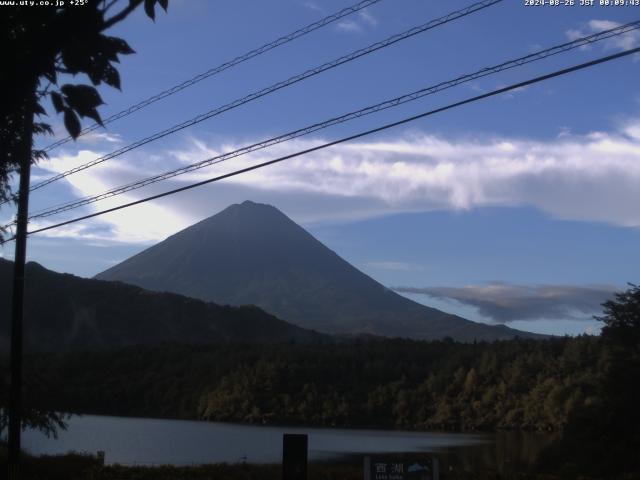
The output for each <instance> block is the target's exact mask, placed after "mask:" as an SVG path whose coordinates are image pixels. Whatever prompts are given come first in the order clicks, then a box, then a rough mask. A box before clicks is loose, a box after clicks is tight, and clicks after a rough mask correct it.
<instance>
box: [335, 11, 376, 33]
mask: <svg viewBox="0 0 640 480" xmlns="http://www.w3.org/2000/svg"><path fill="white" fill-rule="evenodd" d="M377 26H378V19H377V18H375V17H374V16H373V15H372V14H371V12H370V11H369V10H367V9H366V8H365V9H364V10H360V11H359V12H358V15H357V16H356V17H355V18H348V19H343V20H340V21H339V22H338V23H337V24H336V28H337V29H338V30H341V31H343V32H348V33H361V32H363V31H364V30H365V29H367V28H374V27H377Z"/></svg>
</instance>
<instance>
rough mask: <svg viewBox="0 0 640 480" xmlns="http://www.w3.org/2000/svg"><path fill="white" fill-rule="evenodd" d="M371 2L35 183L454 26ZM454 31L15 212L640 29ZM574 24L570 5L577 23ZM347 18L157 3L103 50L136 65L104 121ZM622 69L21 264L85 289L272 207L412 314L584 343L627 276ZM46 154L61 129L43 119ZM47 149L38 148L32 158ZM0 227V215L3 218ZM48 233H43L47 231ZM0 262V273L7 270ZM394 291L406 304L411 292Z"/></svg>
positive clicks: (556, 19) (365, 122) (628, 174)
mask: <svg viewBox="0 0 640 480" xmlns="http://www.w3.org/2000/svg"><path fill="white" fill-rule="evenodd" d="M470 3H471V2H464V1H457V0H451V1H447V2H444V1H435V0H432V1H425V0H383V1H381V2H379V3H378V4H376V5H374V6H372V7H370V8H368V9H367V10H366V11H364V12H362V13H359V14H355V15H353V16H350V17H347V18H346V19H343V20H341V21H340V22H338V23H337V24H334V25H331V26H328V27H326V28H323V29H321V30H318V31H316V32H314V33H311V34H310V35H308V36H306V37H303V38H301V39H298V40H296V41H295V42H292V43H290V44H287V45H285V46H283V47H280V48H278V49H276V50H274V51H272V52H269V53H267V54H265V55H263V56H261V57H259V58H256V59H253V60H251V61H249V62H246V63H245V64H242V65H240V66H238V67H236V68H233V69H231V70H228V71H226V72H224V73H222V74H220V75H218V76H215V77H213V78H209V79H207V80H205V81H203V82H201V83H199V84H197V85H196V86H194V87H192V88H189V89H187V90H185V91H183V92H181V93H179V94H177V95H175V96H173V97H170V98H169V99H166V100H164V101H161V102H158V103H156V104H154V105H152V106H151V107H149V108H147V109H145V110H143V111H141V112H138V113H137V114H135V115H132V116H130V117H128V118H126V119H124V120H122V121H119V122H117V123H113V124H111V125H109V126H108V128H107V130H104V131H99V133H98V134H92V135H88V136H87V137H84V138H82V139H81V140H80V141H79V142H77V143H76V144H66V145H64V146H63V147H61V148H59V149H57V150H55V151H54V152H53V153H52V155H51V159H50V160H49V161H46V162H43V163H42V164H41V165H40V167H39V168H36V169H35V170H34V181H37V180H38V179H44V178H47V177H48V176H50V175H52V174H53V173H57V172H60V171H64V170H66V169H68V168H71V167H73V166H75V165H78V164H80V163H84V162H86V161H90V160H92V159H94V158H96V157H97V156H99V155H100V154H105V153H108V152H110V151H112V150H114V149H115V148H118V147H120V146H122V145H125V144H127V143H130V142H133V141H136V140H138V139H140V138H142V137H144V136H147V135H149V134H152V133H154V132H156V131H158V130H161V129H164V128H166V127H168V126H171V125H173V124H175V123H179V122H181V121H183V120H186V119H188V118H190V117H192V116H195V115H197V114H199V113H202V112H204V111H207V110H210V109H212V108H215V107H217V106H220V105H223V104H225V103H227V102H230V101H232V100H235V99H236V98H239V97H242V96H244V95H246V94H247V93H249V92H253V91H256V90H260V89H261V88H263V87H266V86H268V85H270V84H272V83H275V82H277V81H280V80H283V79H286V78H288V77H290V76H292V75H295V74H298V73H300V72H302V71H304V70H306V69H308V68H311V67H314V66H317V65H320V64H322V63H324V62H326V61H330V60H333V59H335V58H337V57H339V56H342V55H344V54H346V53H349V52H351V51H353V50H355V49H358V48H362V47H364V46H367V45H369V44H371V43H373V42H376V41H379V40H382V39H384V38H386V37H388V36H390V35H392V34H395V33H399V32H402V31H404V30H406V29H408V28H410V27H412V26H415V25H419V24H422V23H425V22H426V21H428V20H430V19H433V18H436V17H439V16H441V15H444V14H447V13H449V12H450V11H453V10H455V9H458V8H462V7H464V6H467V5H469V4H470ZM523 3H524V2H522V1H519V0H505V1H504V2H502V3H500V4H497V5H495V6H493V7H490V8H488V9H486V10H484V11H482V12H479V13H476V14H474V15H471V16H469V17H466V18H464V19H460V20H457V21H455V22H452V23H450V24H447V25H446V26H443V27H439V28H437V29H434V30H432V31H429V32H426V33H423V34H420V35H418V36H416V37H414V38H411V39H408V40H406V41H403V42H400V43H399V44H397V45H395V46H392V47H390V48H387V49H385V50H383V51H380V52H376V53H373V54H371V55H369V56H367V57H365V58H361V59H359V60H356V61H354V62H352V63H350V64H348V65H344V66H341V67H339V68H336V69H333V70H331V71H329V72H326V73H324V74H322V75H319V76H317V77H315V78H312V79H309V80H307V81H304V82H301V83H299V84H297V85H294V86H292V87H290V88H287V89H284V90H281V91H279V92H277V93H275V94H273V95H270V96H268V97H265V98H263V99H260V100H258V101H256V102H252V103H251V104H248V105H245V106H242V107H240V108H237V109H235V110H233V111H231V112H227V113H225V114H223V115H221V116H219V117H216V118H214V119H211V120H208V121H205V122H202V123H201V124H199V125H197V126H195V127H193V128H190V129H187V130H184V131H182V132H180V133H178V134H176V135H173V136H170V137H167V138H165V139H163V140H161V141H158V142H155V143H152V144H149V145H147V146H145V147H142V148H140V149H137V150H135V151H133V152H130V153H129V154H126V155H123V156H122V157H120V158H118V159H114V160H111V161H109V162H106V163H105V164H103V165H101V166H100V167H96V168H93V169H90V170H87V171H85V172H83V173H79V174H77V175H73V176H71V177H68V180H67V181H64V182H57V183H56V184H54V185H52V186H49V187H46V188H44V189H42V190H40V191H38V192H36V193H34V194H33V195H32V200H31V202H32V211H36V210H38V209H41V208H45V207H48V206H50V205H53V204H57V203H60V202H64V201H67V200H70V199H73V198H77V197H81V196H85V195H88V194H92V193H96V192H99V191H102V190H106V189H108V188H112V187H115V186H118V185H120V184H123V183H126V182H130V181H132V180H137V179H139V178H144V177H146V176H149V175H151V174H154V173H158V172H161V171H164V170H166V169H171V168H175V167H176V166H182V165H186V164H188V163H192V162H195V161H198V160H202V159H204V158H206V157H208V156H212V155H215V154H216V153H220V152H222V151H226V150H228V149H230V148H234V147H239V146H242V145H245V144H247V143H249V142H254V141H257V140H262V139H265V138H268V137H270V136H273V135H277V134H280V133H284V132H287V131H290V130H293V129H295V128H298V127H301V126H304V125H308V124H311V123H314V122H317V121H321V120H324V119H327V118H330V117H332V116H335V115H338V114H342V113H346V112H348V111H351V110H355V109H358V108H362V107H364V106H368V105H370V104H373V103H377V102H379V101H382V100H385V99H387V98H391V97H394V96H397V95H400V94H403V93H407V92H410V91H413V90H417V89H419V88H423V87H425V86H429V85H431V84H434V83H438V82H440V81H443V80H448V79H450V78H454V77H457V76H459V75H461V74H465V73H469V72H472V71H475V70H477V69H480V68H482V67H486V66H490V65H494V64H497V63H501V62H503V61H506V60H509V59H512V58H515V57H519V56H522V55H525V54H528V53H531V52H533V51H535V50H536V49H539V48H543V47H549V46H553V45H556V44H559V43H562V42H565V41H568V40H570V39H574V38H576V37H577V36H580V35H585V34H590V33H593V32H596V31H598V30H602V29H605V28H610V27H611V26H613V25H615V24H621V23H627V22H630V21H634V20H637V19H640V8H638V7H581V6H579V5H576V6H574V7H525V6H524V5H523ZM578 3H579V2H578ZM347 5H349V2H347V1H333V0H331V1H329V0H326V1H323V0H314V1H305V0H280V1H278V2H257V1H240V0H237V1H234V2H211V1H206V0H172V1H171V2H170V9H169V13H168V14H166V15H165V14H160V15H159V16H158V18H157V21H156V22H155V23H152V22H150V21H149V20H148V19H147V18H146V17H145V16H144V15H143V14H142V12H138V13H137V14H136V15H135V16H133V17H132V18H130V19H128V21H127V22H125V23H123V24H121V25H119V26H118V27H117V29H114V30H113V32H112V34H113V35H117V36H122V37H123V38H126V39H127V41H128V42H129V43H130V44H131V46H132V47H133V48H134V49H135V50H136V51H137V54H136V55H131V56H129V57H127V58H125V59H123V62H122V68H121V70H120V72H121V76H122V79H123V82H122V83H123V89H122V92H119V91H117V90H113V89H108V88H103V89H102V90H101V93H102V95H103V98H104V100H105V102H106V105H105V106H104V108H103V109H102V114H103V117H106V116H108V115H109V114H111V113H115V112H117V111H119V110H121V109H122V108H123V107H126V106H128V105H129V104H132V103H136V102H138V101H140V100H142V99H144V98H146V97H148V96H150V95H153V94H155V93H157V92H158V91H160V90H163V89H165V88H168V87H170V86H172V85H174V84H176V83H179V82H181V81H183V80H185V79H188V78H190V77H192V76H194V75H196V74H198V73H201V72H203V71H205V70H207V69H209V68H211V67H214V66H216V65H218V64H220V63H222V62H224V61H227V60H230V59H231V58H233V57H235V56H236V55H239V54H242V53H244V52H246V51H248V50H250V49H253V48H255V47H257V46H259V45H261V44H263V43H265V42H268V41H270V40H273V39H275V38H276V37H279V36H280V35H283V34H286V33H289V32H291V31H293V30H295V29H297V28H299V27H301V26H303V25H305V24H308V23H311V22H313V21H315V20H318V19H319V18H321V17H322V16H324V15H327V14H329V13H332V12H334V11H337V10H339V9H341V8H344V7H345V6H347ZM639 44H640V34H638V33H637V32H635V33H630V34H627V35H625V36H624V37H620V38H618V39H616V40H609V41H607V42H604V43H602V44H598V45H594V46H592V47H590V48H585V49H581V50H576V51H573V52H571V53H568V54H562V55H558V56H556V57H554V58H552V59H548V60H544V61H541V62H537V63H534V64H531V65H527V66H524V67H522V68H519V69H514V70H512V71H510V72H505V73H503V74H500V75H496V76H491V77H488V78H485V79H482V80H479V81H476V82H472V83H470V84H467V85H463V86H460V87H457V88H455V89H451V90H449V91H447V92H442V93H440V94H438V95H434V96H430V97H427V98H425V99H422V100H420V101H417V102H414V103H412V104H408V105H404V106H401V107H399V108H397V109H392V110H388V111H386V112H384V113H381V114H376V115H372V116H369V117H366V118H363V119H359V120H357V121H354V122H350V123H348V124H344V125H341V126H338V127H333V128H331V129H329V130H325V131H323V132H320V133H316V134H313V135H312V136H310V137H304V138H302V139H298V140H296V141H294V142H288V143H286V144H282V145H280V146H277V147H273V148H271V149H269V150H267V151H264V152H260V153H258V154H253V155H251V156H248V157H247V158H241V159H236V160H233V161H231V162H229V164H228V165H222V166H219V167H209V168H208V169H204V170H202V171H198V172H194V173H191V174H189V175H185V176H183V177H178V178H176V179H174V180H172V181H169V182H166V183H165V184H161V185H157V186H153V187H147V188H146V189H142V190H139V191H137V192H132V193H130V194H127V195H125V196H123V197H119V198H118V199H113V200H109V201H105V202H101V203H99V204H96V205H94V206H91V207H85V208H84V209H81V210H79V211H76V212H70V213H67V214H63V215H61V216H60V217H55V220H63V219H66V218H72V217H73V216H75V215H76V214H78V213H80V212H82V213H89V212H91V211H93V210H94V209H98V208H104V207H108V206H114V205H117V204H119V203H121V202H123V201H125V200H134V199H136V198H141V197H142V196H146V195H148V194H150V193H155V192H160V191H163V190H165V189H169V188H171V187H177V186H181V185H184V184H186V183H189V182H193V181H195V180H199V179H203V178H208V177H210V176H212V175H213V174H215V173H220V172H225V171H230V170H231V169H234V168H237V167H238V166H245V165H250V164H252V163H256V162H258V161H263V160H266V159H270V158H273V157H276V156H279V155H282V154H286V153H290V152H293V151H297V150H300V149H303V148H305V147H308V146H310V145H315V144H318V143H320V142H323V141H327V140H332V139H335V138H339V137H342V136H345V135H348V134H352V133H355V132H358V131H360V130H364V129H367V128H371V127H374V126H377V125H379V124H382V123H386V122H390V121H393V120H397V119H400V118H403V117H405V116H409V115H412V114H416V113H418V112H422V111H425V110H428V109H432V108H435V107H438V106H442V105H445V104H447V103H450V102H452V101H456V100H460V99H463V98H466V97H469V96H473V95H477V94H478V93H480V92H485V91H489V90H492V89H495V88H499V87H501V86H504V85H507V84H510V83H514V82H517V81H521V80H525V79H527V78H529V77H532V76H535V75H540V74H542V73H546V72H549V71H552V70H554V69H558V68H561V67H565V66H569V65H572V64H574V63H580V62H584V61H587V60H590V59H592V58H595V57H598V56H602V55H604V54H608V53H613V52H616V51H620V50H621V49H624V48H629V47H634V46H638V45H639ZM639 73H640V61H639V60H638V58H626V59H623V60H619V61H616V62H613V63H609V64H606V65H603V66H598V67H595V68H593V69H590V70H588V71H586V72H580V73H575V74H572V75H569V76H567V77H564V78H559V79H554V80H552V81H549V82H547V83H543V84H539V85H535V86H531V87H529V88H527V89H524V90H521V91H517V92H513V93H511V94H505V95H502V96H500V97H495V98H492V99H489V100H485V101H482V102H478V103H475V104H473V105H469V106H465V107H462V108H459V109H456V110H452V111H449V112H446V113H443V114H441V115H437V116H434V117H431V118H428V119H424V120H421V121H418V122H415V123H413V124H411V125H407V126H405V127H401V128H397V129H394V130H390V131H387V132H385V133H383V134H379V135H375V136H371V137H368V138H366V139H362V140H360V141H357V142H354V143H352V144H347V145H343V146H340V147H336V148H333V149H330V150H326V151H323V152H321V153H318V154H315V155H310V156H308V157H304V158H298V159H296V160H292V161H290V162H288V163H287V164H282V165H279V166H276V167H272V168H269V169H268V170H262V171H258V172H255V173H252V174H250V175H246V176H243V177H237V178H235V179H232V180H229V181H225V182H223V183H219V184H214V185H210V186H207V187H204V188H202V189H198V190H194V191H191V192H189V193H185V194H181V195H178V196H175V197H171V198H169V199H165V200H161V201H158V202H156V203H154V204H147V205H144V206H140V207H135V208H132V209H127V210H125V211H122V212H120V213H117V214H110V215H108V216H105V217H101V218H100V219H95V220H92V221H88V222H86V223H82V224H75V225H73V226H69V227H66V228H64V229H60V230H56V231H51V232H49V234H47V235H38V236H33V237H32V238H31V239H30V243H29V256H30V258H31V259H33V260H36V261H38V262H40V263H42V264H43V265H45V266H47V267H49V268H52V269H54V270H58V271H66V272H71V273H75V274H78V275H82V276H91V275H94V274H96V273H98V272H100V271H102V270H103V269H105V268H107V267H109V266H111V265H113V264H114V263H117V262H119V261H121V260H123V259H125V258H127V257H128V256H130V255H132V254H134V253H136V252H138V251H140V250H141V249H143V248H146V247H147V246H149V245H151V244H153V243H155V242H157V241H159V240H161V239H163V238H165V237H166V236H167V235H170V234H171V233H174V232H175V231H178V230H180V229H182V228H185V227H186V226H188V225H190V224H192V223H195V222H196V221H198V220H201V219H202V218H205V217H207V216H210V215H212V214H215V213H217V212H218V211H220V210H222V209H223V208H225V207H226V206H228V205H229V204H231V203H238V202H242V201H244V200H246V199H250V200H254V201H258V202H265V203H270V204H273V205H275V206H276V207H278V208H280V209H281V210H282V211H284V212H285V213H286V214H288V215H289V216H291V217H292V218H293V219H294V220H296V221H297V222H299V223H301V224H302V225H303V226H305V227H306V228H307V229H308V230H309V231H310V232H311V233H313V234H314V235H316V236H317V237H318V238H319V239H320V240H321V241H323V242H324V243H325V244H326V245H328V246H329V247H330V248H332V249H333V250H335V251H336V252H337V253H338V254H340V255H341V256H343V257H344V258H345V259H346V260H348V261H350V262H351V263H353V264H354V265H355V266H357V267H358V268H360V269H361V270H363V271H364V272H366V273H367V274H369V275H371V276H372V277H374V278H375V279H377V280H378V281H380V282H382V283H383V284H385V285H387V286H389V287H404V288H405V293H404V294H406V295H408V296H410V298H413V299H415V300H417V301H421V302H424V303H427V304H429V305H433V306H436V307H438V308H441V309H444V310H447V311H451V312H454V313H459V314H461V315H463V316H466V317H467V318H471V319H474V320H479V321H486V322H504V323H507V324H508V325H510V326H514V327H516V328H522V329H525V330H532V331H541V332H549V333H557V334H564V333H570V334H576V333H582V332H585V331H588V332H593V331H597V322H594V321H593V320H592V319H591V316H592V315H593V314H594V313H597V309H598V305H599V303H600V302H601V301H603V300H604V299H605V298H607V297H609V296H610V295H611V293H612V292H613V291H614V290H616V289H621V288H624V286H625V285H626V282H637V281H638V268H637V267H638V265H640V249H639V248H638V245H639V241H640V211H639V210H640V209H638V208H637V205H638V204H640V189H639V188H638V182H640V161H639V160H638V159H640V82H638V81H637V79H638V75H639ZM51 123H52V124H53V125H54V127H55V130H56V132H57V134H58V135H59V136H62V135H63V134H64V131H63V129H62V128H61V127H60V123H61V122H60V119H59V118H56V117H55V116H52V117H51ZM49 142H50V139H45V140H43V141H42V145H46V144H47V143H49ZM11 215H12V211H11V210H9V209H6V208H4V209H2V210H0V219H2V220H6V219H8V218H10V216H11ZM53 220H54V219H52V221H53ZM11 248H12V247H5V248H4V250H3V252H2V253H3V255H4V256H5V257H7V258H11V256H12V250H11ZM407 289H409V290H411V291H413V292H414V293H407Z"/></svg>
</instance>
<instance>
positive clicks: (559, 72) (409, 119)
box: [3, 47, 640, 243]
mask: <svg viewBox="0 0 640 480" xmlns="http://www.w3.org/2000/svg"><path fill="white" fill-rule="evenodd" d="M638 52H640V47H639V48H633V49H630V50H625V51H623V52H619V53H616V54H613V55H608V56H605V57H600V58H598V59H596V60H592V61H590V62H586V63H581V64H579V65H574V66H572V67H568V68H564V69H562V70H556V71H555V72H552V73H548V74H546V75H542V76H539V77H535V78H532V79H530V80H526V81H523V82H519V83H515V84H512V85H510V86H507V87H504V88H499V89H497V90H493V91H491V92H488V93H484V94H482V95H477V96H475V97H471V98H467V99H465V100H461V101H459V102H455V103H451V104H449V105H446V106H444V107H440V108H437V109H434V110H429V111H427V112H424V113H420V114H418V115H414V116H411V117H407V118H404V119H402V120H399V121H396V122H392V123H388V124H386V125H383V126H380V127H376V128H373V129H370V130H367V131H364V132H361V133H357V134H355V135H350V136H348V137H343V138H341V139H339V140H334V141H332V142H328V143H324V144H322V145H318V146H315V147H311V148H307V149H305V150H302V151H299V152H296V153H292V154H289V155H285V156H283V157H279V158H276V159H273V160H269V161H267V162H262V163H259V164H257V165H252V166H250V167H246V168H242V169H239V170H235V171H233V172H230V173H226V174H224V175H219V176H217V177H213V178H209V179H207V180H203V181H201V182H197V183H193V184H190V185H186V186H184V187H180V188H176V189H173V190H169V191H166V192H163V193H159V194H156V195H152V196H149V197H146V198H143V199H140V200H136V201H133V202H129V203H125V204H122V205H119V206H117V207H113V208H108V209H106V210H101V211H99V212H95V213H91V214H88V215H83V216H81V217H77V218H74V219H71V220H67V221H64V222H60V223H56V224H54V225H49V226H46V227H41V228H38V229H36V230H32V231H30V232H28V233H29V234H30V235H32V234H34V233H40V232H44V231H47V230H52V229H54V228H59V227H62V226H65V225H69V224H72V223H76V222H80V221H82V220H87V219H89V218H93V217H97V216H100V215H104V214H106V213H112V212H115V211H118V210H122V209H124V208H129V207H132V206H134V205H139V204H142V203H146V202H149V201H151V200H156V199H158V198H162V197H166V196H169V195H173V194H176V193H180V192H184V191H186V190H191V189H192V188H197V187H200V186H203V185H207V184H209V183H213V182H217V181H220V180H224V179H227V178H231V177H234V176H236V175H240V174H242V173H246V172H250V171H253V170H257V169H259V168H263V167H266V166H269V165H273V164H275V163H279V162H282V161H284V160H289V159H291V158H295V157H299V156H302V155H306V154H308V153H312V152H315V151H318V150H322V149H325V148H328V147H332V146H334V145H338V144H340V143H345V142H348V141H351V140H355V139H358V138H362V137H365V136H368V135H371V134H374V133H378V132H381V131H384V130H388V129H390V128H393V127H397V126H399V125H404V124H406V123H409V122H413V121H415V120H418V119H421V118H425V117H428V116H431V115H435V114H437V113H441V112H444V111H447V110H451V109H454V108H456V107H460V106H463V105H467V104H469V103H473V102H477V101H479V100H483V99H486V98H489V97H493V96H495V95H500V94H502V93H506V92H509V91H511V90H515V89H518V88H522V87H526V86H529V85H532V84H535V83H539V82H542V81H545V80H549V79H551V78H555V77H559V76H562V75H566V74H569V73H571V72H575V71H578V70H583V69H586V68H589V67H593V66H595V65H599V64H602V63H606V62H610V61H612V60H616V59H619V58H622V57H626V56H628V55H633V54H635V53H638ZM14 239H15V237H14V238H10V239H8V240H6V242H9V241H11V240H14ZM3 243H5V242H3Z"/></svg>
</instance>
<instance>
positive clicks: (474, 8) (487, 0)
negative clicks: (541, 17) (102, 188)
mask: <svg viewBox="0 0 640 480" xmlns="http://www.w3.org/2000/svg"><path fill="white" fill-rule="evenodd" d="M502 1H503V0H483V1H481V2H477V3H474V4H472V5H470V6H468V7H466V8H463V9H460V10H456V11H454V12H451V13H449V14H447V15H445V16H443V17H440V18H437V19H435V20H431V21H429V22H427V23H425V24H422V25H420V26H417V27H413V28H411V29H409V30H407V31H405V32H402V33H399V34H396V35H393V36H391V37H389V38H387V39H385V40H382V41H380V42H376V43H374V44H372V45H369V46H368V47H365V48H362V49H359V50H356V51H354V52H351V53H349V54H347V55H344V56H342V57H340V58H338V59H336V60H333V61H331V62H327V63H324V64H322V65H320V66H318V67H315V68H312V69H309V70H307V71H305V72H303V73H301V74H298V75H295V76H293V77H290V78H289V79H287V80H284V81H281V82H278V83H275V84H273V85H271V86H269V87H266V88H264V89H262V90H259V91H257V92H254V93H251V94H249V95H246V96H245V97H242V98H239V99H237V100H234V101H233V102H231V103H228V104H226V105H223V106H221V107H218V108H215V109H213V110H210V111H208V112H206V113H203V114H200V115H198V116H196V117H194V118H192V119H190V120H187V121H185V122H182V123H179V124H177V125H174V126H173V127H170V128H168V129H166V130H163V131H161V132H158V133H155V134H153V135H151V136H149V137H146V138H143V139H142V140H139V141H137V142H135V143H132V144H129V145H127V146H124V147H122V148H120V149H118V150H115V151H114V152H111V153H109V154H107V155H104V156H102V157H99V158H97V159H95V160H92V161H90V162H87V163H85V164H83V165H79V166H77V167H75V168H72V169H70V170H67V171H66V172H63V173H60V174H58V175H54V176H53V177H51V178H49V179H47V180H44V181H42V182H40V183H36V184H35V185H32V186H31V188H30V190H31V191H33V190H37V189H39V188H42V187H44V186H46V185H49V184H51V183H53V182H56V181H58V180H61V179H62V178H65V177H68V176H69V175H72V174H74V173H77V172H80V171H82V170H86V169H87V168H90V167H93V166H95V165H97V164H99V163H102V162H105V161H107V160H110V159H112V158H115V157H117V156H120V155H122V154H124V153H126V152H129V151H131V150H134V149H136V148H138V147H141V146H143V145H146V144H148V143H151V142H153V141H155V140H158V139H160V138H163V137H166V136H167V135H171V134H173V133H176V132H178V131H180V130H183V129H185V128H187V127H191V126H193V125H195V124H197V123H200V122H202V121H204V120H207V119H209V118H211V117H214V116H216V115H220V114H221V113H224V112H227V111H229V110H232V109H234V108H236V107H239V106H241V105H244V104H245V103H248V102H251V101H253V100H257V99H258V98H261V97H264V96H265V95H269V94H271V93H273V92H276V91H278V90H280V89H282V88H285V87H288V86H290V85H293V84H295V83H298V82H300V81H303V80H306V79H307V78H310V77H313V76H315V75H318V74H320V73H322V72H325V71H327V70H330V69H333V68H335V67H338V66H340V65H342V64H345V63H348V62H351V61H353V60H356V59H358V58H360V57H362V56H365V55H368V54H370V53H373V52H375V51H377V50H380V49H382V48H386V47H389V46H391V45H393V44H395V43H397V42H400V41H402V40H406V39H407V38H410V37H413V36H415V35H417V34H419V33H423V32H426V31H428V30H431V29H433V28H436V27H439V26H441V25H444V24H447V23H449V22H452V21H454V20H457V19H460V18H463V17H466V16H467V15H471V14H472V13H475V12H478V11H480V10H483V9H485V8H487V7H490V6H492V5H495V4H496V3H500V2H502ZM0 205H1V204H0Z"/></svg>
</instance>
